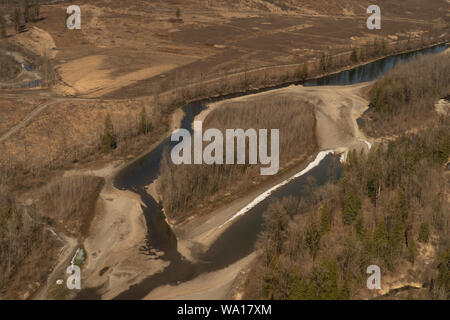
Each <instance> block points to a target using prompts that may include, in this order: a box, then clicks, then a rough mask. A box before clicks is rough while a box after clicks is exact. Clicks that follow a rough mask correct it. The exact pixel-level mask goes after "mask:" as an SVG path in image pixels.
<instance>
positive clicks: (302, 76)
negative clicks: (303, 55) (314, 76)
mask: <svg viewBox="0 0 450 320" xmlns="http://www.w3.org/2000/svg"><path fill="white" fill-rule="evenodd" d="M297 78H298V79H299V80H300V81H301V82H305V81H306V79H308V67H307V66H306V62H305V63H303V67H302V69H301V70H299V71H298V73H297Z"/></svg>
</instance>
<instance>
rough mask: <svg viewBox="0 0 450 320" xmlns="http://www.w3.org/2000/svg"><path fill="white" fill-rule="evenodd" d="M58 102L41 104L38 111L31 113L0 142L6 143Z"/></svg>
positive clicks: (3, 136)
mask: <svg viewBox="0 0 450 320" xmlns="http://www.w3.org/2000/svg"><path fill="white" fill-rule="evenodd" d="M57 102H58V100H51V101H48V102H45V103H43V104H41V105H40V106H39V107H37V108H36V109H34V110H33V111H31V112H30V113H29V114H28V115H27V116H26V117H25V118H24V119H23V120H22V121H21V122H19V123H18V124H16V125H15V126H14V127H12V128H11V129H9V130H8V131H7V132H6V133H4V134H3V135H2V136H1V137H0V142H3V141H5V140H6V139H8V138H9V137H10V136H11V135H13V134H14V133H16V132H17V131H19V130H20V129H22V128H23V127H25V126H27V125H28V124H29V123H30V122H31V121H32V120H33V119H34V118H35V117H36V116H37V115H39V114H40V113H41V112H42V111H44V110H45V109H47V108H48V107H49V106H51V105H52V104H55V103H57Z"/></svg>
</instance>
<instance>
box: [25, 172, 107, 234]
mask: <svg viewBox="0 0 450 320" xmlns="http://www.w3.org/2000/svg"><path fill="white" fill-rule="evenodd" d="M102 186H103V179H102V178H98V177H91V176H72V177H65V178H55V179H54V180H52V181H50V182H49V183H47V184H46V185H45V186H44V187H42V188H41V189H39V190H38V191H37V192H36V193H35V194H34V197H35V199H36V201H35V203H34V206H33V207H34V208H35V211H36V214H37V215H38V216H39V218H40V219H42V220H44V221H46V222H47V223H48V224H49V225H51V226H53V227H54V228H55V229H57V230H61V231H63V232H64V234H67V235H69V236H72V237H77V238H78V237H85V236H87V235H88V231H89V226H90V221H91V220H92V218H93V214H94V212H95V206H96V202H97V197H98V194H99V192H100V189H101V187H102Z"/></svg>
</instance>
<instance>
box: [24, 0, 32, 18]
mask: <svg viewBox="0 0 450 320" xmlns="http://www.w3.org/2000/svg"><path fill="white" fill-rule="evenodd" d="M23 19H24V21H25V23H27V22H29V21H30V6H29V4H28V0H25V2H24V5H23Z"/></svg>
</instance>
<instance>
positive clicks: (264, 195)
mask: <svg viewBox="0 0 450 320" xmlns="http://www.w3.org/2000/svg"><path fill="white" fill-rule="evenodd" d="M330 153H331V154H332V153H334V150H326V151H320V152H319V153H318V154H317V156H316V158H315V159H314V161H312V162H310V163H309V164H308V166H307V167H306V168H305V169H303V170H302V171H300V172H298V173H296V174H295V175H293V176H292V177H290V178H289V179H287V180H284V181H283V182H281V183H279V184H277V185H276V186H273V187H272V188H270V189H269V190H267V191H266V192H264V193H262V194H260V195H259V196H257V197H256V198H255V199H254V200H253V201H252V202H250V203H249V204H248V205H246V206H245V207H244V208H242V209H241V210H239V211H238V212H237V213H236V214H235V215H234V216H232V217H231V218H230V219H228V220H227V221H225V222H224V223H223V224H221V225H220V226H219V229H220V228H222V227H223V226H224V225H226V224H227V223H228V222H230V221H232V220H234V219H236V218H237V217H239V216H242V215H244V214H246V213H247V212H248V211H250V209H252V208H253V207H255V206H256V205H257V204H258V203H260V202H261V201H263V200H264V199H266V198H267V197H268V196H270V195H271V194H272V192H274V191H275V190H277V189H278V188H280V187H282V186H284V185H285V184H287V183H289V182H291V181H292V180H294V179H296V178H298V177H301V176H302V175H304V174H305V173H307V172H308V171H310V170H312V169H313V168H315V167H317V166H318V165H319V163H320V162H321V161H322V160H323V159H325V157H326V156H327V155H329V154H330Z"/></svg>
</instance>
